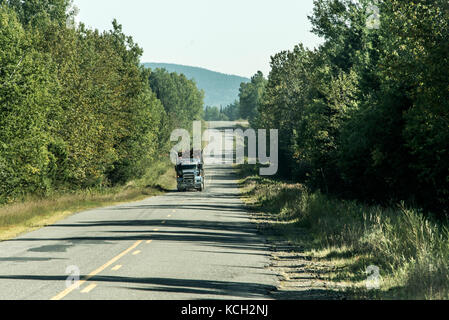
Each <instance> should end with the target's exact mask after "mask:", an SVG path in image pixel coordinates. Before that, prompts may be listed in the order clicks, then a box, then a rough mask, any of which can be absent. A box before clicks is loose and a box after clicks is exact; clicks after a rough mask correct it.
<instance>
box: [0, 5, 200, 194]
mask: <svg viewBox="0 0 449 320" xmlns="http://www.w3.org/2000/svg"><path fill="white" fill-rule="evenodd" d="M73 14H74V11H73V10H72V8H71V3H70V1H66V0H46V1H15V0H10V1H1V2H0V203H4V202H11V201H13V200H14V199H17V198H19V197H25V196H26V195H28V194H33V195H46V194H48V193H51V192H53V191H64V190H76V189H85V188H95V187H104V186H114V185H119V184H124V183H126V182H128V181H130V180H132V179H138V178H140V177H142V176H143V175H144V174H146V173H147V170H148V168H150V167H151V166H152V163H154V162H155V161H159V160H160V159H161V156H162V155H163V154H165V153H167V149H168V147H169V146H168V143H167V141H168V137H169V133H170V131H169V130H170V128H171V127H173V126H174V124H176V125H179V124H180V123H181V124H183V125H187V124H188V123H189V121H193V120H196V119H199V118H200V114H201V111H202V108H203V104H202V99H203V95H202V93H201V92H200V91H199V90H198V89H197V88H196V85H195V83H194V82H192V81H189V80H187V79H186V78H185V77H184V76H180V75H177V74H165V73H164V72H162V71H161V72H156V73H155V74H154V77H152V74H151V72H150V71H149V70H147V69H144V68H143V67H142V66H141V63H140V56H141V54H142V49H141V48H139V47H138V46H137V45H136V44H135V43H134V41H133V39H132V38H131V37H128V36H126V35H125V34H124V33H123V31H122V27H121V25H119V24H118V23H117V21H114V22H113V24H112V30H110V31H107V32H103V33H100V32H98V31H97V30H90V29H87V28H86V27H85V26H84V25H83V24H80V25H79V27H76V28H75V27H74V26H73V24H72V23H70V22H73ZM158 77H159V78H158ZM154 78H158V81H157V83H154V81H153V83H152V82H151V80H152V79H153V80H154ZM153 89H154V91H153ZM158 95H159V97H160V98H161V99H158Z"/></svg>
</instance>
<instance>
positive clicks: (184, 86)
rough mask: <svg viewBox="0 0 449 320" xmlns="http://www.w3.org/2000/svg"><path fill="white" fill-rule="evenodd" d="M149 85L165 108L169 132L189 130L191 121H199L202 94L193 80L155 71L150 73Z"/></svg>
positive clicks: (202, 103) (163, 71)
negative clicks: (180, 129)
mask: <svg viewBox="0 0 449 320" xmlns="http://www.w3.org/2000/svg"><path fill="white" fill-rule="evenodd" d="M149 83H150V87H151V89H152V90H153V91H154V93H155V94H156V96H157V98H158V99H159V100H160V101H161V102H162V104H163V106H164V108H165V112H166V113H167V116H168V129H169V130H170V132H171V131H172V130H173V129H178V128H182V129H189V128H191V127H192V121H193V120H200V119H201V115H202V111H203V105H204V102H203V101H204V92H203V91H200V90H199V89H198V88H197V86H196V84H195V82H194V81H193V80H188V79H187V78H186V77H185V76H184V75H183V74H177V73H174V72H173V73H169V72H168V71H166V70H165V69H156V70H154V71H152V72H151V74H150V76H149Z"/></svg>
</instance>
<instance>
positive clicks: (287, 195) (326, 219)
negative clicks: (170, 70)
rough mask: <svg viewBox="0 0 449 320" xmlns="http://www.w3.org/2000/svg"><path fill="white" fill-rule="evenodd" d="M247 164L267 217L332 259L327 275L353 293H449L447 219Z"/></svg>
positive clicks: (251, 193) (252, 202)
mask: <svg viewBox="0 0 449 320" xmlns="http://www.w3.org/2000/svg"><path fill="white" fill-rule="evenodd" d="M241 172H242V173H243V174H244V179H243V180H242V185H243V195H244V197H245V200H246V202H247V203H248V205H249V206H250V207H251V208H252V209H253V210H255V211H261V212H264V213H265V215H269V216H270V218H269V219H265V220H268V221H270V224H271V226H272V227H273V228H275V229H276V230H277V232H278V233H279V234H281V235H282V237H283V238H284V239H286V240H288V241H289V242H291V243H294V244H295V245H296V246H298V247H301V248H303V249H304V250H305V251H304V252H303V254H304V255H309V256H311V257H313V259H316V260H318V261H321V262H325V263H327V264H332V265H333V266H334V267H335V268H334V269H335V271H333V272H331V273H330V274H328V278H329V279H331V280H332V281H334V282H335V283H336V284H338V285H343V286H349V287H350V289H349V290H348V293H349V294H350V296H352V297H353V298H356V299H449V232H448V229H447V227H446V226H444V225H442V223H437V222H434V221H432V220H431V219H430V218H426V217H425V216H424V215H423V214H422V212H420V211H419V210H417V209H414V208H405V207H404V206H398V207H395V208H382V207H378V206H367V205H363V204H360V203H357V202H355V201H344V200H340V199H335V198H331V197H328V196H326V195H323V194H320V193H310V192H309V191H308V190H307V189H306V188H305V187H303V186H302V185H299V184H289V183H285V182H281V181H275V180H272V179H265V178H261V177H259V176H255V175H249V176H248V174H251V173H253V169H251V168H242V170H241ZM298 230H301V232H300V233H298ZM304 231H305V232H306V233H307V236H304ZM298 234H300V236H298ZM371 265H373V266H377V267H379V269H380V276H381V286H380V288H379V290H368V289H367V287H366V283H367V282H366V280H367V274H366V270H367V267H368V266H371Z"/></svg>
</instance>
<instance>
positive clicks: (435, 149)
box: [240, 0, 449, 216]
mask: <svg viewBox="0 0 449 320" xmlns="http://www.w3.org/2000/svg"><path fill="white" fill-rule="evenodd" d="M373 4H377V6H378V7H375V8H374V9H376V10H373V7H372V5H373ZM377 9H378V11H379V13H380V15H379V16H378V17H377V16H374V18H376V19H377V18H379V19H380V20H379V21H372V18H373V13H374V12H375V11H377ZM309 19H310V21H311V22H312V24H313V32H314V33H315V34H317V35H319V36H320V37H322V38H323V39H324V40H325V41H324V44H323V45H321V46H320V47H319V48H317V49H315V50H310V49H306V48H305V47H304V46H303V45H301V44H299V45H297V46H296V47H295V48H293V49H292V50H290V51H284V52H280V53H278V54H276V55H274V56H273V57H272V60H271V67H272V70H271V73H270V74H269V76H268V79H267V80H266V81H264V80H263V78H262V77H261V74H260V73H258V74H256V75H255V76H254V77H253V79H252V81H251V83H248V84H243V85H242V89H241V94H240V108H241V114H242V116H243V117H245V118H249V119H250V123H251V124H252V125H253V126H254V127H261V128H276V129H279V130H280V132H279V136H280V139H281V140H280V142H279V145H280V162H281V165H280V166H279V168H280V169H281V172H280V174H281V175H282V176H284V177H289V178H292V179H293V180H295V181H300V182H303V183H306V184H307V185H308V186H310V187H311V188H312V189H315V190H316V189H319V190H321V191H322V192H325V193H327V194H334V195H337V196H339V197H344V198H355V199H361V200H363V201H367V202H376V203H384V204H389V203H391V201H394V202H397V201H406V202H407V203H410V204H412V205H416V206H419V207H421V208H424V209H425V210H426V211H428V212H434V213H439V214H440V216H441V215H444V214H446V215H447V214H448V207H449V162H448V159H449V77H448V74H449V2H448V1H447V0H413V1H402V0H390V1H378V2H377V1H369V0H360V1H351V0H316V1H315V7H314V11H313V14H312V16H311V17H309ZM370 19H371V20H370ZM367 21H368V22H371V25H369V24H368V23H367Z"/></svg>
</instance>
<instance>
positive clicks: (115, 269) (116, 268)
mask: <svg viewBox="0 0 449 320" xmlns="http://www.w3.org/2000/svg"><path fill="white" fill-rule="evenodd" d="M121 267H122V265H121V264H118V265H116V266H115V267H114V268H112V269H111V270H112V271H117V270H119V269H120V268H121Z"/></svg>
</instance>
